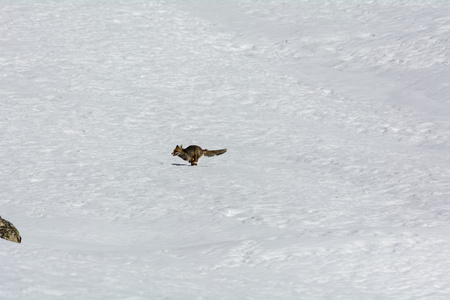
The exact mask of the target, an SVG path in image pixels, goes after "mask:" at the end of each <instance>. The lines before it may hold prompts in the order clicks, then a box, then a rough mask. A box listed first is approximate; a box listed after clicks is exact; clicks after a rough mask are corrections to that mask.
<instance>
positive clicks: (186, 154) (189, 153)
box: [172, 145, 227, 166]
mask: <svg viewBox="0 0 450 300" xmlns="http://www.w3.org/2000/svg"><path fill="white" fill-rule="evenodd" d="M225 152H227V149H220V150H207V149H202V148H200V147H199V146H195V145H191V146H189V147H187V148H184V149H183V145H180V146H178V145H177V146H176V147H175V149H174V150H173V152H172V155H173V156H179V157H181V159H183V160H187V161H188V162H190V163H191V166H196V165H197V161H198V159H199V158H200V157H202V155H204V156H216V155H221V154H224V153H225Z"/></svg>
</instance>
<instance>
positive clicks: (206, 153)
mask: <svg viewBox="0 0 450 300" xmlns="http://www.w3.org/2000/svg"><path fill="white" fill-rule="evenodd" d="M225 152H227V149H220V150H208V149H203V155H204V156H216V155H221V154H224V153H225Z"/></svg>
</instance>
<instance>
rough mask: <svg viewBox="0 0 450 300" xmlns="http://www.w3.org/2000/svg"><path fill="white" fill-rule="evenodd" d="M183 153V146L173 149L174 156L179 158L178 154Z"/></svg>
mask: <svg viewBox="0 0 450 300" xmlns="http://www.w3.org/2000/svg"><path fill="white" fill-rule="evenodd" d="M180 153H183V145H180V146H178V145H177V146H176V147H175V149H173V152H172V155H173V156H177V155H178V154H180Z"/></svg>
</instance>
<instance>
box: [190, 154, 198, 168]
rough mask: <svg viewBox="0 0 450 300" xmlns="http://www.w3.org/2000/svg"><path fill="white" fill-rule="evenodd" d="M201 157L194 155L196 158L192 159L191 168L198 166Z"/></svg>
mask: <svg viewBox="0 0 450 300" xmlns="http://www.w3.org/2000/svg"><path fill="white" fill-rule="evenodd" d="M198 159H199V157H198V156H197V155H194V158H192V161H191V166H196V165H197V162H198Z"/></svg>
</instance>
